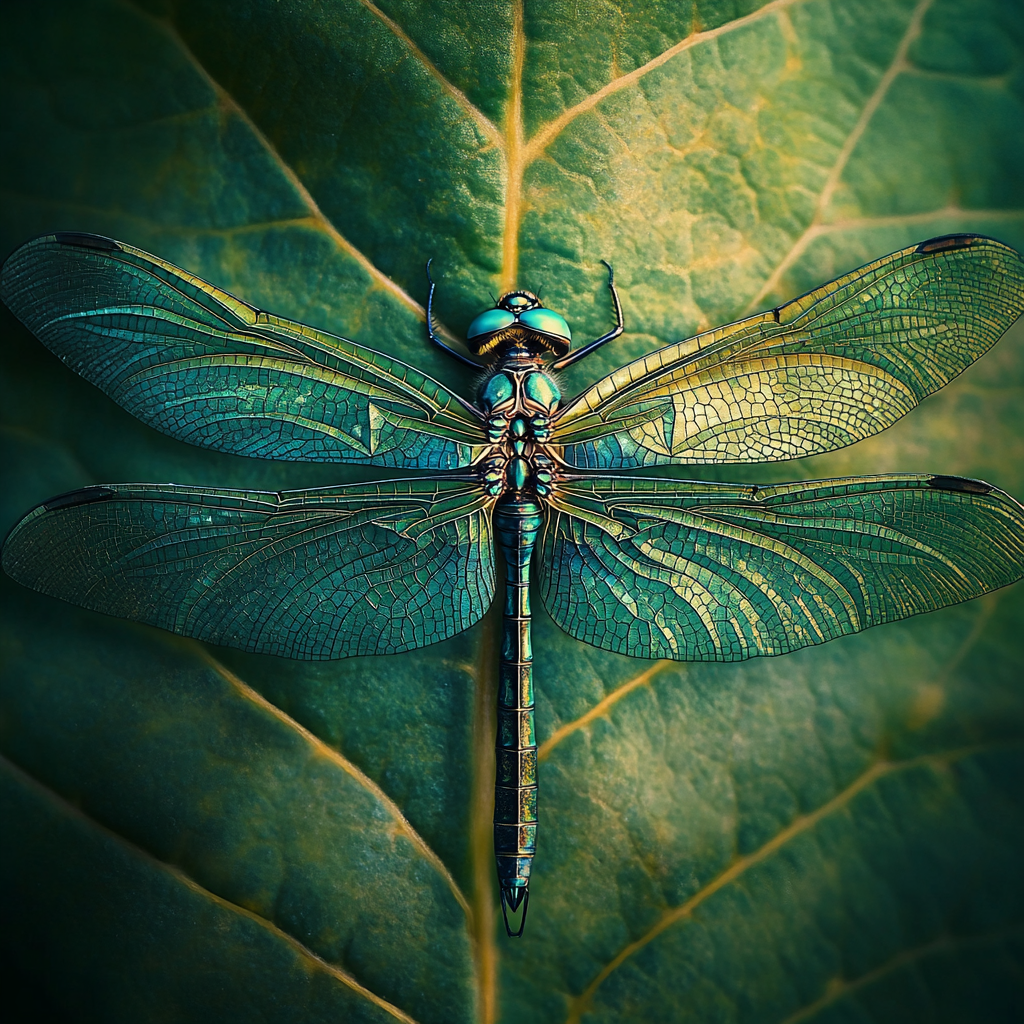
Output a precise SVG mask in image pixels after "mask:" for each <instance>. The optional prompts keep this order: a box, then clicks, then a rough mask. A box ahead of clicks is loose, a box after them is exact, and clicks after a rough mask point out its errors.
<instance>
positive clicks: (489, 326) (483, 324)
mask: <svg viewBox="0 0 1024 1024" xmlns="http://www.w3.org/2000/svg"><path fill="white" fill-rule="evenodd" d="M515 322H516V318H515V317H514V316H513V315H512V314H511V313H510V312H509V311H508V310H507V309H486V310H484V312H482V313H481V314H480V315H479V316H478V317H477V318H476V319H475V320H474V321H473V322H472V323H471V324H470V325H469V330H468V331H466V340H467V341H471V340H472V339H473V338H479V337H480V336H481V335H482V334H493V333H494V332H495V331H500V330H502V329H503V328H505V327H508V326H509V325H510V324H514V323H515Z"/></svg>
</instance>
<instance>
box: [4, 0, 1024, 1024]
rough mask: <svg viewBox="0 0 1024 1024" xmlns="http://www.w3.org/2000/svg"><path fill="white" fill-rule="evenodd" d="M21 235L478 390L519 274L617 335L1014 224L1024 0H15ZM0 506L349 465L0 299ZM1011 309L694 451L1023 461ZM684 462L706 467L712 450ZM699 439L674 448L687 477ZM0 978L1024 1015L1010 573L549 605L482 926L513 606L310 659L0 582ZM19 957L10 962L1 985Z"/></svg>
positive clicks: (350, 475)
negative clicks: (171, 395)
mask: <svg viewBox="0 0 1024 1024" xmlns="http://www.w3.org/2000/svg"><path fill="white" fill-rule="evenodd" d="M2 17H3V24H2V25H0V48H2V53H0V83H2V88H3V91H4V97H3V103H2V104H0V111H2V113H0V124H2V129H0V132H2V134H0V139H2V146H3V152H4V159H3V160H2V161H0V200H2V209H0V250H2V252H3V253H4V254H6V253H8V252H10V251H11V250H13V249H14V248H15V247H16V246H18V245H20V244H21V243H23V242H24V241H26V240H27V239H28V238H30V237H32V236H35V235H38V234H42V233H45V232H50V231H53V230H77V231H94V232H99V233H102V234H106V235H110V236H113V237H117V238H122V239H124V240H125V241H127V242H129V243H131V244H132V245H135V246H138V247H140V248H142V249H145V250H147V251H149V252H152V253H156V254H158V255H159V256H160V257H162V258H164V259H166V260H169V261H171V262H173V263H176V264H177V265H179V266H183V267H185V268H186V269H188V270H189V271H191V272H193V273H196V274H199V275H201V276H202V277H204V278H206V279H208V280H210V281H212V282H213V283H215V284H216V285H218V286H220V287H222V288H226V289H228V290H230V291H232V292H235V293H236V294H238V295H240V296H242V297H244V298H245V299H246V300H248V301H249V302H251V303H253V304H254V305H256V306H258V307H260V308H261V309H266V310H271V311H273V312H275V313H278V314H280V315H282V316H286V317H291V318H295V319H298V320H300V321H303V322H305V323H308V324H311V325H312V326H314V327H317V328H320V329H324V330H327V331H332V332H335V333H343V334H345V335H346V336H347V337H350V338H353V339H355V340H357V341H359V342H362V343H365V344H369V345H371V346H372V347H374V348H378V349H380V350H381V351H384V352H386V353H388V354H389V355H394V356H397V357H398V358H400V359H403V360H405V361H407V362H409V363H412V364H413V365H415V366H417V367H419V368H421V369H422V370H424V371H425V372H426V373H428V374H430V375H431V376H433V377H435V378H436V379H437V380H439V381H441V382H443V383H444V384H445V385H447V386H450V387H452V388H454V389H455V390H457V391H460V392H461V393H462V394H466V395H469V394H471V393H472V390H473V387H474V384H475V382H474V381H473V380H472V375H471V374H470V373H469V372H467V371H466V370H465V369H464V368H461V367H459V366H458V365H456V364H455V363H454V362H452V361H451V360H448V359H446V358H445V357H444V356H443V355H442V354H440V353H439V352H437V351H436V350H434V349H431V348H429V347H428V346H427V344H426V343H425V339H424V327H423V309H422V303H423V301H424V299H425V294H426V287H425V285H426V282H425V278H424V275H423V269H422V268H423V264H424V262H425V261H426V259H427V258H428V257H433V258H434V260H435V263H434V268H435V271H436V275H437V278H438V282H439V288H438V294H437V312H438V314H439V317H440V319H441V320H442V321H443V323H444V324H445V325H446V326H447V329H448V330H450V332H451V333H452V334H453V335H454V336H456V337H458V336H460V335H461V332H462V331H464V329H465V328H466V326H467V325H468V323H469V321H470V320H471V319H472V317H473V316H474V315H475V314H476V313H478V312H479V311H480V310H481V309H482V308H484V307H485V306H486V305H487V304H488V293H489V292H496V291H497V290H498V289H501V288H503V287H506V286H509V285H512V284H513V283H515V284H519V285H520V286H523V287H532V288H538V287H542V288H543V289H544V299H545V302H546V303H547V304H548V305H550V306H551V307H552V308H554V309H557V310H559V311H560V312H562V313H563V314H564V315H565V316H566V317H567V318H568V320H569V322H570V324H571V325H572V327H573V330H574V332H575V333H574V337H576V338H579V339H586V338H588V337H595V336H597V335H598V334H600V333H602V332H603V331H605V330H606V329H607V328H608V326H609V325H610V310H609V304H608V298H607V291H606V289H605V286H604V272H603V268H602V267H601V265H600V262H599V260H600V259H602V258H605V259H608V260H610V261H611V262H612V263H613V264H614V266H615V271H616V280H617V282H618V283H619V284H620V286H621V290H622V298H623V306H624V309H625V315H626V323H627V334H626V336H625V337H623V338H622V339H620V340H619V341H617V342H615V343H613V344H611V345H609V346H607V347H606V348H605V349H603V350H601V352H600V353H598V354H596V355H594V356H593V357H591V358H589V359H587V360H586V361H584V362H583V363H581V364H579V365H578V366H577V367H574V368H573V370H572V371H570V372H569V373H567V374H566V375H565V380H564V387H563V391H564V392H565V393H566V394H567V395H572V394H575V393H576V392H578V391H579V390H582V389H583V388H584V387H586V386H587V385H588V384H590V383H592V382H593V381H595V380H597V379H598V378H599V377H601V376H603V375H604V374H606V373H607V372H609V371H610V370H612V369H613V368H615V367H616V366H618V365H620V364H622V363H624V362H626V361H627V360H628V359H631V358H635V357H637V356H639V355H641V354H643V353H646V352H649V351H651V350H652V349H654V348H655V347H657V346H659V345H663V344H667V343H669V342H673V341H677V340H680V339H681V338H684V337H686V336H688V335H690V334H692V333H694V332H695V331H697V330H702V329H706V328H709V327H713V326H715V325H717V324H720V323H725V322H727V321H730V320H733V319H736V318H737V317H739V316H742V315H744V314H745V313H749V312H753V311H756V310H757V309H760V308H764V307H766V306H768V305H771V304H774V303H776V302H779V301H782V300H785V299H787V298H789V297H791V296H793V295H795V294H797V293H799V292H801V291H803V290H806V289H808V288H811V287H814V286H817V285H819V284H821V283H822V282H824V281H827V280H829V279H831V278H833V277H835V276H838V275H839V274H840V273H843V272H845V271H847V270H850V269H852V268H854V267H856V266H858V265H860V264H862V263H865V262H867V261H868V260H870V259H873V258H876V257H878V256H881V255H883V254H885V253H887V252H891V251H893V250H895V249H898V248H900V247H902V246H905V245H908V244H910V243H912V242H915V241H918V240H920V239H922V238H927V237H929V236H931V235H936V234H940V233H944V232H949V231H972V232H979V233H984V234H989V235H992V236H994V237H997V238H1000V239H1002V240H1003V241H1006V242H1008V243H1010V244H1012V245H1015V246H1016V247H1017V248H1018V249H1021V248H1024V176H1022V174H1021V168H1022V167H1024V134H1022V133H1021V131H1020V125H1021V124H1022V123H1024V71H1022V69H1024V18H1022V14H1021V8H1020V5H1019V3H1017V2H1016V0H919V2H917V3H914V2H911V0H897V2H893V0H844V2H842V3H839V2H837V0H831V2H828V0H771V2H768V3H758V2H757V0H741V2H735V0H733V2H724V0H695V2H692V3H683V2H675V0H673V2H668V0H666V2H665V3H664V4H659V3H655V2H645V3H640V2H631V3H623V4H618V5H612V4H610V3H603V2H598V0H572V2H568V0H566V2H564V3H562V2H546V3H540V2H536V3H530V4H528V5H525V7H521V6H520V5H519V4H517V3H508V4H499V3H497V2H492V3H474V4H468V3H455V2H445V3H431V4H420V3H412V2H410V0H387V2H385V0H379V2H378V3H376V4H373V3H371V2H369V0H366V2H363V3H358V2H356V0H348V2H338V3H335V4H330V5H327V4H318V3H313V2H312V0H309V2H300V0H291V2H288V3H279V2H272V0H262V2H261V0H249V2H244V3H230V4H228V3H216V4H214V3H199V2H197V0H145V2H143V0H138V2H136V3H134V4H133V3H130V2H113V0H111V2H99V0H96V2H85V3H82V2H78V3H72V2H70V0H68V2H66V3H57V2H50V3H45V4H33V5H28V4H8V5H5V8H4V11H3V15H2ZM0 329H2V336H3V344H4V360H3V367H2V376H0V444H2V449H3V456H2V459H0V466H2V474H3V477H2V486H0V503H2V510H0V511H2V517H0V518H2V522H3V525H4V528H5V529H6V528H8V527H9V526H10V525H11V524H13V523H14V522H15V521H16V520H17V519H18V518H19V516H20V515H21V514H22V513H24V511H26V510H27V509H28V508H30V507H31V506H32V505H34V504H36V503H37V502H39V501H41V500H43V499H45V498H47V497H49V496H51V495H53V494H56V493H59V492H61V491H66V490H70V489H72V488H76V487H80V486H83V485H87V484H90V483H117V482H128V481H153V482H157V483H162V482H166V481H175V482H178V483H183V484H189V485H194V486H220V487H232V488H237V489H240V490H252V489H267V490H282V489H286V488H295V487H311V486H317V485H326V484H338V483H344V482H348V481H357V480H369V479H379V478H380V477H381V476H382V475H383V474H381V473H378V472H376V471H373V470H368V469H367V470H362V469H358V468H355V467H341V468H339V467H336V466H324V465H306V464H294V463H292V464H286V463H278V462H269V461H260V460H248V459H245V458H242V457H238V456H231V455H227V454H218V453H214V452H209V451H201V450H199V449H196V448H192V447H189V446H188V445H186V444H184V443H182V442H179V441H175V440H173V439H171V438H168V437H165V436H162V435H159V434H157V433H156V432H155V431H153V430H151V429H149V428H146V427H144V426H143V425H141V424H140V423H139V422H138V421H136V420H134V419H132V418H131V417H130V416H129V415H128V414H127V413H125V412H124V411H122V410H121V409H119V408H118V407H117V406H115V405H114V404H113V403H112V402H111V401H110V400H109V399H107V398H105V397H104V396H103V395H102V394H101V393H100V392H99V391H97V390H96V389H95V388H93V387H91V386H90V385H88V384H86V383H85V382H84V381H83V380H81V379H80V378H78V377H76V376H75V375H74V374H73V373H71V372H70V371H69V370H67V369H66V368H65V367H64V366H63V365H61V364H60V363H59V362H58V361H57V360H56V359H54V358H53V357H52V356H51V355H49V354H48V353H47V352H46V351H45V350H44V349H43V348H42V346H41V345H39V344H38V343H37V342H36V341H35V340H34V339H32V337H31V336H30V335H29V334H28V333H27V331H25V330H24V329H23V328H22V327H21V326H20V325H19V324H18V323H17V322H16V321H15V320H14V318H13V317H11V316H10V315H9V314H7V313H6V312H3V314H2V321H0ZM1022 388H1024V330H1022V328H1021V325H1020V324H1018V325H1017V326H1016V328H1014V329H1013V330H1011V332H1010V333H1009V334H1008V336H1007V337H1006V338H1004V339H1003V341H1001V342H1000V343H999V344H998V345H997V346H996V347H995V349H994V350H993V351H992V352H991V353H989V354H988V355H986V356H985V357H984V358H983V359H982V360H981V361H980V362H979V363H978V364H977V365H975V366H974V367H972V368H971V369H969V370H968V371H967V372H966V373H964V374H963V375H962V376H960V377H959V378H957V379H956V380H955V381H953V382H952V383H951V384H950V385H949V386H948V387H946V388H945V389H944V390H943V391H941V392H939V393H938V394H937V395H935V396H933V397H931V398H928V399H926V400H925V401H924V402H923V403H922V404H921V406H920V408H918V409H916V410H915V411H913V412H912V413H911V414H910V415H909V416H908V417H906V418H905V419H903V420H901V421H899V422H898V423H897V424H896V425H895V426H893V427H891V428H889V429H888V430H886V431H885V432H884V433H882V434H880V435H877V436H875V437H873V438H870V439H868V440H866V441H863V442H861V443H859V444H857V445H855V446H853V447H850V448H846V449H843V450H841V451H839V452H836V453H832V454H828V455H822V456H816V457H815V458H813V459H808V460H804V461H802V462H791V463H784V464H773V465H771V466H727V467H718V468H714V469H712V468H708V467H705V468H702V469H701V472H700V476H701V477H702V478H703V479H708V480H712V479H715V480H728V479H733V480H738V481H754V482H763V483H770V482H778V481H784V480H796V479H812V478H820V477H829V476H837V475H843V474H849V473H880V472H886V473H910V472H936V473H943V474H954V473H955V474H964V475H969V476H974V477H981V478H984V479H987V480H989V481H991V482H992V483H994V484H996V485H998V486H999V487H1002V488H1003V489H1005V490H1007V491H1009V492H1010V493H1012V494H1015V495H1016V496H1017V497H1018V498H1020V497H1022V496H1024V426H1022V423H1021V417H1020V411H1019V410H1020V403H1021V392H1022ZM695 472H696V471H692V472H691V473H690V475H694V473H695ZM676 475H680V474H678V473H677V474H676ZM0 602H2V605H3V608H2V621H0V666H2V668H0V676H2V692H3V705H2V707H3V711H2V716H0V747H2V757H3V760H2V761H0V780H2V783H0V800H2V802H3V821H4V830H3V837H2V842H0V850H2V860H0V864H2V867H0V877H2V878H3V885H4V897H3V899H4V906H5V908H6V911H7V912H6V913H5V915H4V923H3V941H4V947H3V948H4V952H3V956H4V961H5V964H6V965H7V966H6V967H5V970H6V971H7V972H8V975H9V978H8V982H9V984H8V986H7V987H6V989H5V994H8V993H9V995H8V998H7V1000H5V1003H6V1008H7V1009H8V1010H9V1012H10V1014H11V1016H12V1019H20V1020H33V1021H36V1020H41V1019H44V1018H46V1017H47V1015H49V1018H51V1019H60V1020H75V1021H93V1020H95V1021H103V1022H112V1021H132V1022H135V1021H142V1020H147V1021H148V1020H167V1021H189V1022H198V1021H206V1020H210V1021H217V1022H224V1021H246V1022H247V1024H248V1022H252V1021H260V1020H265V1021H270V1022H275V1024H277V1022H283V1021H293V1020H294V1021H302V1022H312V1021H336V1020H352V1021H362V1020H366V1021H371V1020H372V1021H387V1020H395V1019H398V1020H410V1019H411V1020H414V1021H417V1022H422V1024H426V1022H445V1024H448V1022H455V1021H467V1022H468V1021H474V1022H482V1024H490V1022H494V1021H499V1020H500V1021H508V1022H511V1021H519V1020H530V1021H538V1022H543V1024H546V1022H549V1021H550V1022H558V1021H578V1020H587V1021H593V1022H597V1021H633V1020H635V1021H651V1020H659V1021H660V1020H682V1019H686V1020H698V1021H705V1020H709V1021H710V1020H722V1021H736V1022H740V1021H758V1022H760V1021H790V1022H796V1021H805V1020H811V1021H820V1022H840V1021H843V1022H845V1021H861V1020H868V1019H870V1020H875V1021H900V1022H903V1021H907V1020H916V1019H922V1020H924V1019H927V1020H932V1021H950V1022H953V1021H964V1020H979V1021H981V1020H984V1021H1011V1020H1018V1019H1020V1017H1021V1014H1022V1012H1024V1009H1022V1008H1024V985H1022V982H1021V977H1022V961H1024V887H1022V885H1021V881H1020V871H1019V863H1018V862H1019V851H1020V849H1021V845H1022V842H1024V808H1022V806H1021V794H1022V792H1024V787H1022V785H1021V782H1022V773H1024V696H1022V692H1021V687H1020V679H1021V678H1022V676H1024V671H1022V670H1024V645H1022V641H1021V637H1022V635H1024V590H1022V589H1021V587H1020V586H1019V585H1018V586H1016V587H1011V588H1008V589H1006V590H1003V591H1000V592H998V593H996V594H993V595H990V596H989V597H986V598H982V599H980V600H978V601H975V602H972V603H969V604H965V605H961V606H957V607H954V608H950V609H947V610H944V611H940V612H936V613H934V614H932V615H928V616H922V617H918V618H916V619H912V620H907V621H904V622H900V623H895V624H891V625H887V626H881V627H878V628H876V629H873V630H870V631H868V632H866V633H862V634H859V635H857V636H853V637H847V638H845V639H840V640H836V641H833V642H831V643H828V644H825V645H822V646H821V647H817V648H813V649H808V650H803V651H800V652H797V653H796V654H793V655H790V656H787V657H783V658H776V659H761V660H754V661H751V662H747V663H744V664H741V665H722V666H718V665H706V664H700V665H687V664H678V663H669V662H646V661H637V660H634V659H630V658H626V657H623V656H619V655H614V654H610V653H606V652H602V651H598V650H595V649H593V648H590V647H586V646H585V645H583V644H580V643H578V642H576V641H574V640H572V639H570V638H569V637H567V636H566V635H565V634H564V633H562V632H561V631H560V630H558V628H557V627H556V626H554V624H553V623H552V622H551V621H550V619H548V618H547V617H546V616H545V615H544V614H542V613H541V614H540V615H539V616H538V621H537V622H536V629H535V634H536V635H535V642H534V647H535V650H536V652H537V653H536V682H537V689H538V728H539V736H540V740H541V742H542V746H541V768H540V785H541V797H540V800H541V803H540V808H541V810H540V813H541V831H540V839H539V844H538V858H537V862H536V869H535V882H534V885H533V887H532V895H533V899H532V902H531V910H530V920H529V923H528V926H527V929H526V934H525V936H524V937H523V938H522V939H521V940H517V941H514V942H510V941H508V940H507V939H506V938H505V937H504V936H503V934H502V935H500V936H499V932H498V923H497V921H496V918H495V912H496V902H495V900H496V893H495V886H494V881H493V876H494V868H493V860H492V853H491V849H490V831H491V830H490V813H491V807H490V801H491V794H492V785H493V778H492V768H491V758H492V753H491V750H492V738H491V729H492V728H493V714H494V712H493V705H494V685H495V683H494V674H495V664H496V661H495V659H496V652H495V644H496V622H495V619H494V617H493V615H492V616H490V617H489V618H488V619H485V621H484V622H483V623H481V624H480V625H478V626H475V627H473V628H472V629H471V630H469V631H468V632H467V633H465V634H462V635H461V636H458V637H455V638H453V639H451V640H449V641H446V642H445V643H442V644H439V645H437V646H435V647H430V648H427V649H425V650H422V651H415V652H412V653H408V654H401V655H394V656H389V657H380V658H353V659H349V660H346V661H338V662H326V663H320V664H313V665H310V664H305V663H300V662H291V661H285V660H279V659H274V658H269V657H257V656H247V655H242V654H240V653H238V652H235V651H231V650H228V649H224V648H212V647H208V646H205V645H203V644H200V643H198V642H195V641H191V640H185V639H182V638H179V637H174V636H171V635H170V634H167V633H163V632H161V631H159V630H156V629H153V628H149V627H144V626H138V625H132V624H127V623H124V622H121V621H119V620H115V619H111V618H108V617H105V616H102V615H99V614H94V613H90V612H86V611H82V610H79V609H75V608H72V607H70V606H68V605H64V604H61V603H59V602H56V601H53V600H50V599H47V598H44V597H41V596H39V595H35V594H32V593H30V592H28V591H26V590H24V589H23V588H20V587H18V586H17V585H15V584H13V583H11V582H10V581H8V580H4V581H3V583H2V586H0ZM18 1000H20V1002H19V1001H18Z"/></svg>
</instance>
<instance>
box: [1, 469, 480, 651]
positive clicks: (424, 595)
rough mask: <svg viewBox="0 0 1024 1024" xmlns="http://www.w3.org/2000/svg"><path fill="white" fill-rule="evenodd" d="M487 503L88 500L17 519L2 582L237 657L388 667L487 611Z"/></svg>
mask: <svg viewBox="0 0 1024 1024" xmlns="http://www.w3.org/2000/svg"><path fill="white" fill-rule="evenodd" d="M493 501H494V499H493V498H489V497H487V496H486V495H485V494H484V493H483V491H482V490H481V489H480V488H479V487H477V486H476V485H475V484H473V483H471V482H466V481H460V480H437V479H434V480H431V479H423V480H413V481H389V482H386V483H378V484H360V485H358V486H353V487H346V488H344V489H336V488H335V489H328V488H321V489H317V490H307V491H286V492H283V493H280V494H274V493H266V492H261V491H221V490H211V489H207V488H201V487H184V486H177V485H175V484H165V485H157V484H111V485H109V486H103V487H86V488H84V489H82V490H79V491H74V492H72V493H70V494H67V495H62V496H60V497H58V498H54V499H51V500H50V501H48V502H47V503H46V504H44V505H41V506H39V507H38V508H36V509H34V510H33V511H32V512H30V513H29V514H28V515H27V516H25V518H24V519H22V520H21V522H20V523H18V525H17V526H16V527H15V528H14V530H13V531H12V533H11V535H10V536H9V537H8V539H7V543H6V544H5V546H4V550H3V567H4V569H5V570H6V572H7V573H8V574H9V575H10V576H12V577H14V579H16V580H17V581H18V582H19V583H23V584H25V585H26V586H28V587H32V588H33V589H35V590H39V591H41V592H42V593H44V594H49V595H50V596H52V597H59V598H61V599H63V600H65V601H71V602H73V603H74V604H79V605H82V606H83V607H85V608H91V609H94V610H95V611H101V612H106V613H108V614H110V615H119V616H122V617H123V618H127V619H135V620H137V621H139V622H148V623H150V624H151V625H154V626H160V627H162V628H163V629H169V630H171V631H173V632H175V633H182V634H184V635H186V636H192V637H197V638H198V639H201V640H208V641H210V642H211V643H217V644H227V645H229V646H232V647H239V648H241V649H243V650H246V651H256V652H258V653H260V654H276V655H282V656H284V657H289V658H303V659H308V660H321V659H327V658H344V657H348V656H350V655H356V654H392V653H394V652H396V651H406V650H410V649H412V648H416V647H425V646H426V645H428V644H432V643H436V642H437V641H439V640H444V639H446V638H447V637H450V636H454V635H455V634H456V633H460V632H462V630H464V629H467V628H468V627H469V626H471V625H473V623H474V622H476V621H477V620H478V619H479V618H480V617H481V616H482V615H483V613H484V612H485V611H486V610H487V608H488V606H489V605H490V603H491V599H492V597H493V595H494V554H493V545H492V541H491V533H490V509H491V505H492V504H493Z"/></svg>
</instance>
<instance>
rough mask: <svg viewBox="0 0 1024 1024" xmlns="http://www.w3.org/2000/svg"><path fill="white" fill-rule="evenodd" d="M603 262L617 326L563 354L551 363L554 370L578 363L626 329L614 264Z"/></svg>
mask: <svg viewBox="0 0 1024 1024" xmlns="http://www.w3.org/2000/svg"><path fill="white" fill-rule="evenodd" d="M601 262H602V263H603V264H604V265H605V266H606V267H607V268H608V291H610V292H611V293H612V307H613V308H614V310H615V326H614V327H613V328H612V329H611V330H610V331H609V332H608V333H607V334H602V335H601V337H600V338H598V339H597V340H596V341H592V342H591V343H590V344H589V345H584V346H583V348H578V349H576V351H575V352H570V353H569V354H568V355H566V356H562V358H561V359H559V360H557V361H556V362H554V363H552V364H551V369H552V370H564V369H565V368H566V367H568V366H572V364H573V363H578V362H579V361H580V360H581V359H582V358H583V357H584V356H589V355H590V353H591V352H593V351H594V349H598V348H600V347H601V346H602V345H604V344H605V343H606V342H609V341H611V340H612V339H613V338H617V337H618V336H619V335H620V334H621V333H622V332H623V330H625V326H626V325H625V323H624V322H623V320H622V303H621V302H619V293H618V292H617V291H616V290H615V272H614V271H613V270H612V265H611V264H610V263H609V262H608V261H607V260H601Z"/></svg>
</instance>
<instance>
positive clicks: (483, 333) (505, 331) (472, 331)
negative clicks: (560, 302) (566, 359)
mask: <svg viewBox="0 0 1024 1024" xmlns="http://www.w3.org/2000/svg"><path fill="white" fill-rule="evenodd" d="M571 344H572V332H571V331H570V330H569V325H568V324H567V323H566V322H565V318H564V317H563V316H561V315H559V314H558V313H556V312H555V311H554V310H552V309H546V308H545V307H544V306H542V305H541V304H540V299H538V298H537V296H536V295H534V294H533V292H527V291H514V292H507V293H506V294H505V295H502V297H501V298H500V299H498V302H497V305H496V306H495V307H494V308H493V309H485V310H484V311H483V312H482V313H481V314H480V315H479V316H478V317H477V318H476V319H475V320H474V321H473V322H472V323H471V324H470V325H469V330H468V331H467V332H466V345H467V346H468V347H469V350H470V352H472V353H473V355H475V356H484V355H488V354H490V353H491V352H494V353H496V354H498V355H504V354H505V353H506V352H511V351H513V350H519V351H520V352H522V353H523V354H524V355H533V356H536V355H540V354H541V353H542V352H550V353H552V354H553V355H556V356H564V355H565V354H566V353H567V352H568V351H569V348H570V346H571Z"/></svg>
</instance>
